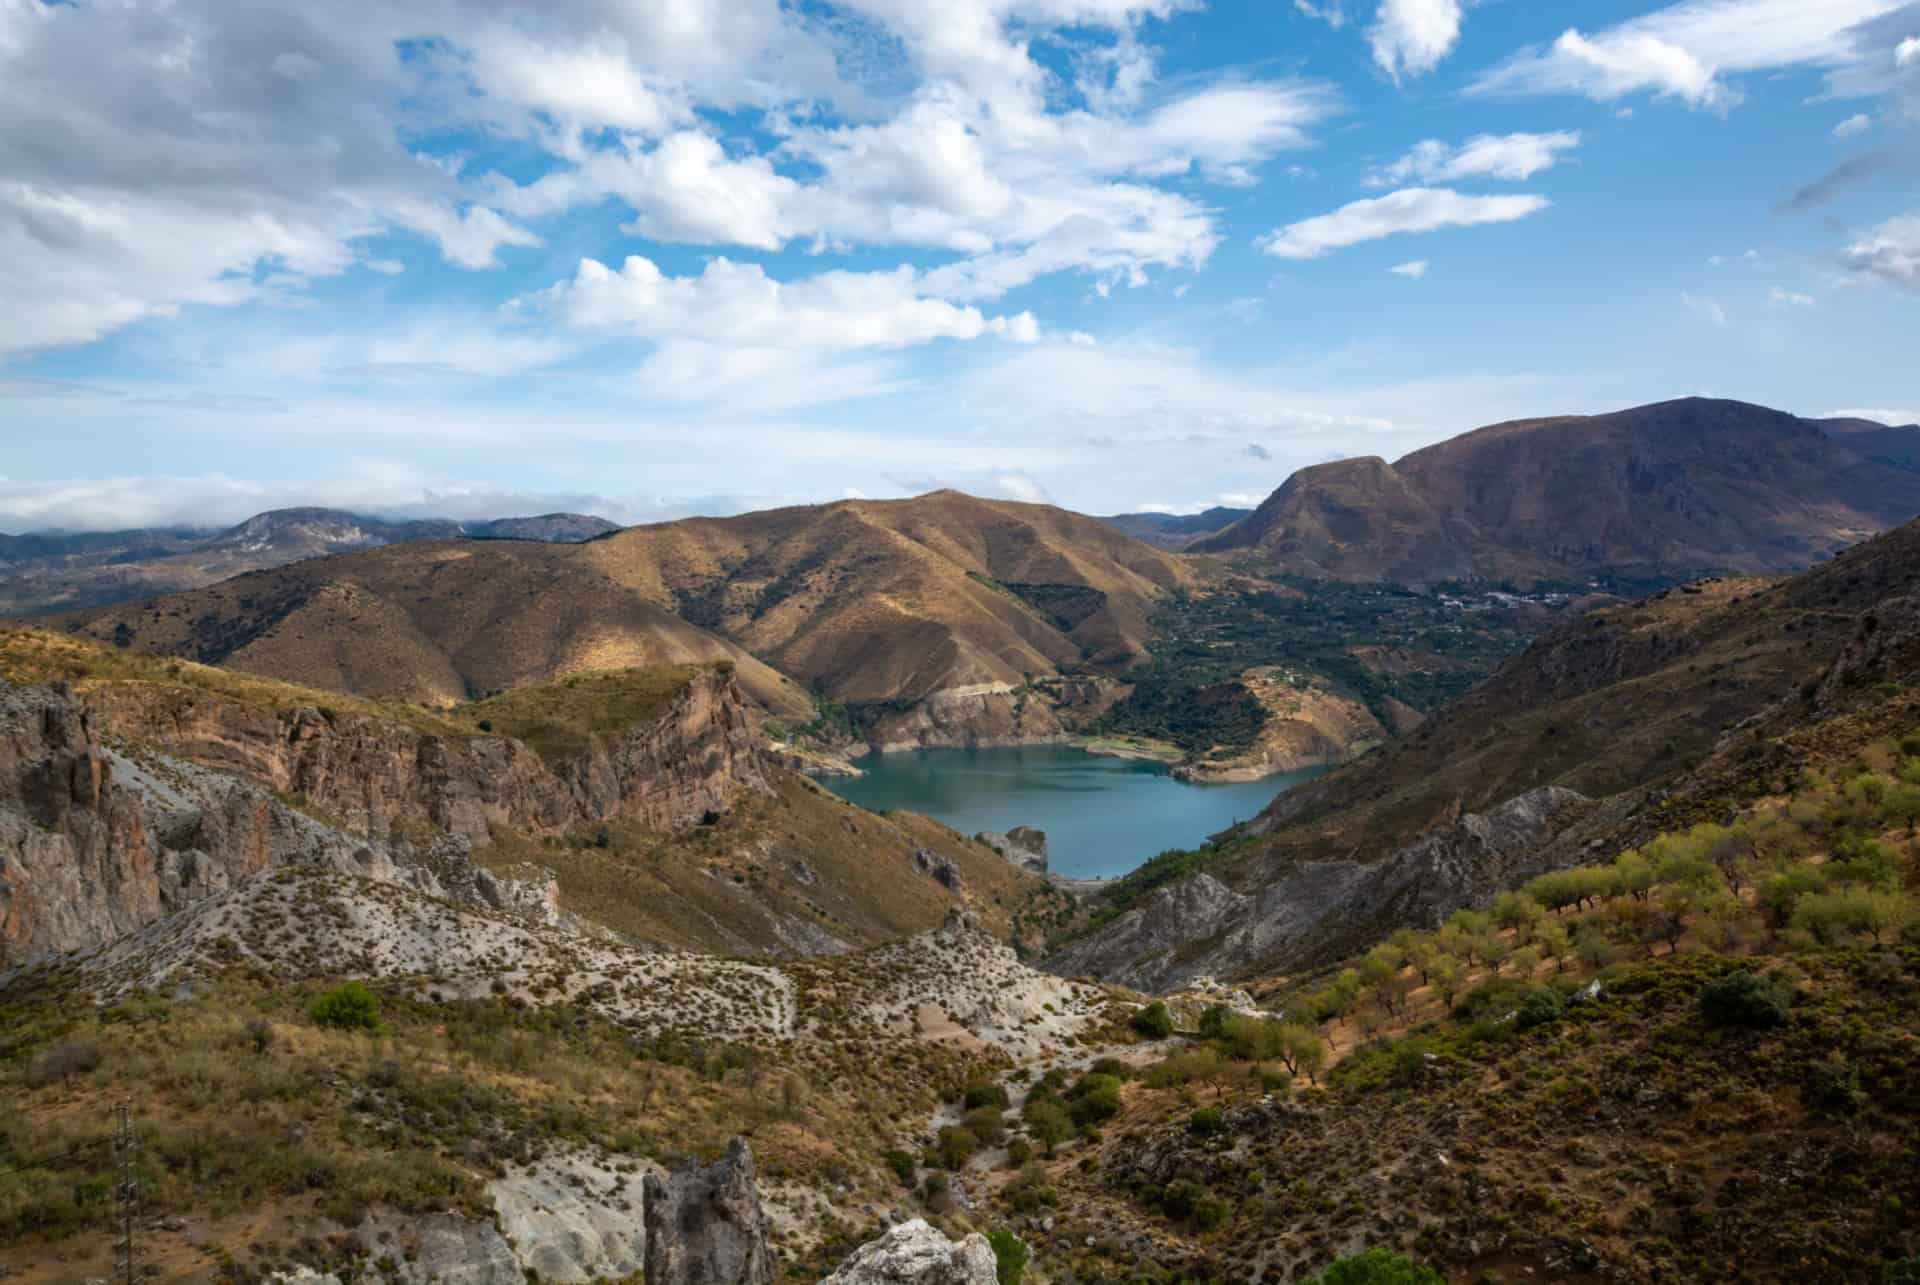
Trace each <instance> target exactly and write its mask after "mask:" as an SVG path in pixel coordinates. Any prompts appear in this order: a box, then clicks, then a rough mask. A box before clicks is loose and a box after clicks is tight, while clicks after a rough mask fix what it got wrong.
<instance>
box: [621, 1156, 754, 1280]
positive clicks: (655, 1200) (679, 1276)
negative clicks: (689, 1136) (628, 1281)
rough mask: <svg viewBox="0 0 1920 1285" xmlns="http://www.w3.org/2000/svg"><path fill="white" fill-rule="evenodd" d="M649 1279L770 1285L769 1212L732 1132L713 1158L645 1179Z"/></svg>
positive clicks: (750, 1165) (749, 1160)
mask: <svg viewBox="0 0 1920 1285" xmlns="http://www.w3.org/2000/svg"><path fill="white" fill-rule="evenodd" d="M646 1241H647V1263H646V1280H647V1285H768V1283H769V1282H770V1281H772V1279H773V1265H772V1261H771V1258H770V1256H769V1254H768V1251H767V1216H766V1214H765V1213H763V1212H762V1211H761V1209H760V1194H759V1191H758V1190H757V1189H756V1188H755V1186H754V1171H753V1151H752V1150H751V1149H750V1148H749V1147H748V1146H747V1143H746V1139H744V1138H735V1139H734V1140H733V1142H732V1143H731V1144H730V1145H729V1146H728V1147H727V1154H726V1155H725V1156H723V1157H721V1158H720V1159H719V1160H716V1161H714V1162H713V1163H712V1164H710V1165H701V1164H693V1165H688V1166H686V1167H684V1168H681V1169H677V1170H675V1171H674V1173H673V1174H672V1175H671V1176H669V1177H667V1178H659V1177H656V1176H654V1175H652V1174H648V1175H647V1178H646Z"/></svg>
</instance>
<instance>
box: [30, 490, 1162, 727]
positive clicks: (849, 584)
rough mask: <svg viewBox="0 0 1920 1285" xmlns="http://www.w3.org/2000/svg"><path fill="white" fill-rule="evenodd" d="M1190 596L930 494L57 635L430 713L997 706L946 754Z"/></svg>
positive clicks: (103, 619)
mask: <svg viewBox="0 0 1920 1285" xmlns="http://www.w3.org/2000/svg"><path fill="white" fill-rule="evenodd" d="M1193 580H1194V577H1193V573H1192V572H1191V571H1190V570H1189V569H1188V568H1187V567H1186V566H1185V565H1184V564H1183V563H1181V562H1180V561H1179V560H1178V559H1176V558H1174V557H1173V556H1172V555H1169V554H1166V553H1164V552H1161V551H1159V550H1156V549H1152V548H1149V547H1147V546H1146V545H1143V544H1140V543H1138V542H1136V541H1133V540H1130V539H1128V538H1127V537H1125V536H1123V535H1121V534H1119V533H1118V532H1115V531H1113V530H1111V529H1109V528H1107V527H1105V526H1103V525H1102V524H1100V523H1099V522H1098V521H1096V520H1095V519H1092V518H1085V517H1080V516H1078V515H1075V514H1071V513H1066V512H1063V511H1062V510H1059V509H1055V508H1049V507H1046V506H1042V505H1026V504H1010V503H1003V502H995V501H987V500H978V499H974V498H972V497H970V496H965V495H960V494H957V493H955V492H950V491H943V492H937V493H935V494H932V495H926V496H921V497H919V498H917V499H912V500H898V501H847V502H843V503H839V504H830V505H823V506H811V507H802V508H789V509H779V510H774V511H771V512H765V513H753V514H747V515H744V516H741V517H735V518H721V519H693V520H688V521H683V522H674V523H667V524H664V525H659V526H648V527H633V528H629V529H627V530H625V531H621V532H618V533H616V534H614V535H611V536H607V537H605V538H602V539H598V540H594V541H592V542H590V543H587V544H584V545H579V546H573V547H568V546H558V545H545V544H533V543H526V542H499V541H487V542H479V541H460V542H444V541H427V542H422V541H413V542H408V543H404V544H395V545H389V546H386V547H383V548H378V549H369V550H363V551H360V552H356V553H350V554H343V555H339V556H336V557H330V558H321V559H314V560H309V561H305V562H301V563H296V564H293V565H291V566H286V567H281V568H277V569H274V570H270V571H261V572H256V573H253V574H250V575H246V576H241V577H239V578H236V579H234V580H230V581H227V582H224V583H222V584H219V585H215V586H212V587H209V588H206V589H201V590H196V591H194V592H191V593H185V594H178V595H173V596H171V597H163V598H158V599H153V600H150V601H147V602H142V603H136V604H125V605H120V606H114V607H109V608H106V609H104V610H100V611H94V612H88V613H84V614H82V615H79V616H76V617H70V618H68V620H67V621H66V623H67V625H68V627H70V628H72V629H74V630H75V631H77V632H80V633H83V634H86V635H87V636H89V637H93V638H96V639H100V640H102V641H111V642H117V643H119V644H121V645H123V646H128V647H132V648H135V649H137V650H142V651H149V652H155V653H160V654H165V655H172V656H181V657H186V658H189V659H193V660H198V661H202V662H205V663H209V664H222V665H228V666H232V667H234V668H238V669H244V670H249V671H252V672H256V673H260V674H265V675H269V676H272V677H276V678H283V679H287V680H292V681H300V682H307V683H314V684H317V685H322V686H331V687H337V688H340V689H342V690H346V691H352V692H357V693H364V694H372V695H382V696H396V697H402V698H405V699H409V700H423V701H439V702H456V701H461V700H466V699H469V698H470V697H472V696H474V695H476V694H479V693H482V692H488V691H495V690H499V689H503V688H510V687H516V686H520V685H522V684H525V683H528V682H533V681H537V680H540V679H543V678H547V677H551V676H553V675H555V674H561V673H566V672H570V671H574V670H581V669H605V668H613V667H624V666H635V665H649V664H659V663H674V662H681V661H688V660H719V659H726V660H732V661H733V662H734V663H735V664H736V665H737V666H738V667H739V670H740V674H741V681H742V684H743V685H744V686H745V687H746V688H747V690H748V691H749V692H750V693H751V694H752V695H753V696H754V698H755V699H756V700H757V701H759V702H760V703H761V704H762V705H764V706H765V707H766V708H768V709H770V710H773V711H775V712H776V713H779V714H781V715H782V716H785V717H787V718H790V719H794V720H798V721H806V720H807V719H808V718H810V717H811V716H812V704H811V698H810V696H809V694H808V689H811V690H813V691H818V692H820V693H823V694H825V695H826V696H829V697H831V698H832V699H834V700H836V701H841V702H847V703H855V704H858V703H868V704H875V705H885V706H886V707H887V709H888V710H889V711H891V712H893V713H896V714H897V713H900V712H902V711H904V710H906V709H908V708H909V707H912V706H914V705H915V704H916V703H918V702H921V701H923V700H924V699H925V698H927V697H929V696H931V695H934V694H936V693H950V692H954V691H955V690H956V689H957V690H958V691H959V692H960V693H961V694H962V695H963V697H964V698H965V699H967V700H971V701H975V702H982V701H984V702H989V703H993V702H997V703H998V704H997V705H994V707H993V708H983V709H981V710H971V708H970V709H969V710H968V711H963V713H962V714H961V715H960V716H959V720H960V724H961V725H962V727H961V730H960V731H958V732H953V733H952V734H954V735H960V736H966V735H972V734H973V733H972V732H969V731H967V730H966V727H968V726H971V727H975V728H978V727H988V728H989V730H991V728H993V727H997V726H999V725H1000V724H1002V723H1006V722H1007V720H1009V719H1010V718H1015V717H1016V716H1015V715H1014V714H1013V713H1012V708H1013V706H1014V705H1016V704H1017V703H1019V702H1018V697H1017V696H1016V695H1015V694H1014V693H1015V689H1017V688H1019V687H1020V686H1021V685H1023V684H1024V683H1026V682H1027V680H1028V677H1029V676H1036V677H1037V676H1047V675H1055V674H1060V673H1063V672H1080V671H1083V670H1084V671H1099V670H1118V669H1122V668H1124V667H1126V666H1127V665H1129V664H1131V663H1132V662H1133V661H1134V660H1135V659H1137V658H1138V657H1139V656H1140V655H1141V654H1142V652H1143V650H1144V648H1145V646H1146V643H1147V640H1148V637H1149V634H1150V627H1149V623H1148V617H1149V614H1150V611H1151V604H1152V602H1153V600H1154V598H1155V597H1156V596H1158V595H1159V594H1161V593H1163V592H1164V591H1166V590H1168V589H1171V588H1175V587H1179V586H1183V585H1187V584H1190V583H1192V582H1193ZM776 671H777V672H776ZM783 675H784V676H783ZM785 676H790V677H791V679H792V680H798V683H796V682H794V681H790V679H789V678H788V677H785ZM999 706H1006V707H1007V708H1004V709H1003V708H999ZM1037 716H1038V703H1037V702H1036V703H1035V714H1034V715H1033V716H1028V715H1027V714H1025V713H1024V712H1023V713H1021V714H1020V715H1018V716H1017V717H1018V718H1021V719H1025V720H1026V721H1025V722H1023V723H1019V724H1018V726H1019V727H1020V728H1021V729H1022V734H1027V735H1031V734H1034V731H1033V728H1034V724H1033V717H1037ZM969 720H971V721H969ZM1046 725H1048V724H1043V725H1041V726H1040V731H1041V733H1044V731H1045V726H1046ZM1050 725H1051V726H1053V728H1054V730H1056V731H1057V730H1058V729H1057V724H1050ZM949 731H950V732H951V731H952V729H951V728H949Z"/></svg>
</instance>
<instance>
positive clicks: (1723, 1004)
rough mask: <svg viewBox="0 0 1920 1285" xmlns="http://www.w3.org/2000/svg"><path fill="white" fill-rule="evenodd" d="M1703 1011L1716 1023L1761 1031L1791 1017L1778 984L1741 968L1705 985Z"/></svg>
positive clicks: (1701, 991)
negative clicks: (1771, 983)
mask: <svg viewBox="0 0 1920 1285" xmlns="http://www.w3.org/2000/svg"><path fill="white" fill-rule="evenodd" d="M1700 1013H1701V1016H1703V1017H1705V1018H1706V1019H1707V1021H1708V1022H1709V1023H1710V1024H1712V1025H1714V1026H1739V1027H1745V1028H1746V1029H1748V1030H1755V1031H1761V1030H1766V1029H1768V1028H1770V1027H1774V1026H1779V1025H1780V1024H1781V1023H1783V1022H1785V1021H1786V1020H1787V1004H1786V999H1785V997H1784V996H1782V995H1781V994H1780V992H1779V988H1778V987H1775V986H1771V985H1769V984H1768V983H1767V982H1766V981H1765V980H1764V979H1762V978H1759V977H1756V976H1754V975H1753V974H1752V973H1750V972H1748V971H1747V970H1746V969H1744V968H1738V969H1735V970H1734V971H1733V972H1731V973H1728V974H1726V975H1725V976H1724V977H1720V978H1718V979H1716V980H1714V981H1711V982H1708V983H1707V984H1706V985H1705V986H1704V987H1702V988H1701V990H1700Z"/></svg>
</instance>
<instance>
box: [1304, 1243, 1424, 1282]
mask: <svg viewBox="0 0 1920 1285" xmlns="http://www.w3.org/2000/svg"><path fill="white" fill-rule="evenodd" d="M1309 1285H1447V1278H1446V1277H1444V1276H1442V1275H1441V1274H1440V1273H1439V1272H1436V1271H1434V1270H1433V1269H1432V1268H1430V1267H1422V1266H1421V1265H1420V1264H1418V1263H1416V1262H1414V1261H1413V1260H1412V1259H1410V1258H1407V1257H1405V1256H1403V1255H1400V1254H1396V1253H1393V1252H1392V1251H1390V1250H1385V1249H1369V1250H1368V1251H1367V1252H1366V1253H1364V1254H1353V1255H1350V1256H1348V1257H1346V1258H1342V1259H1340V1260H1338V1261H1337V1262H1335V1263H1334V1264H1333V1266H1331V1267H1329V1268H1327V1270H1326V1271H1324V1272H1321V1273H1320V1274H1319V1275H1318V1276H1316V1277H1314V1278H1313V1280H1312V1281H1311V1282H1310V1283H1309Z"/></svg>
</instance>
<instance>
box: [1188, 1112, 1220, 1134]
mask: <svg viewBox="0 0 1920 1285" xmlns="http://www.w3.org/2000/svg"><path fill="white" fill-rule="evenodd" d="M1226 1128H1227V1123H1226V1121H1225V1120H1224V1119H1222V1118H1221V1115H1220V1110H1219V1108H1218V1107H1201V1108H1200V1109H1199V1110H1198V1111H1195V1112H1194V1113H1193V1114H1192V1115H1190V1116H1188V1117H1187V1132H1188V1133H1191V1134H1192V1135H1193V1136H1194V1137H1196V1138H1211V1137H1213V1136H1214V1135H1215V1134H1217V1133H1224V1132H1225V1131H1226Z"/></svg>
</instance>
